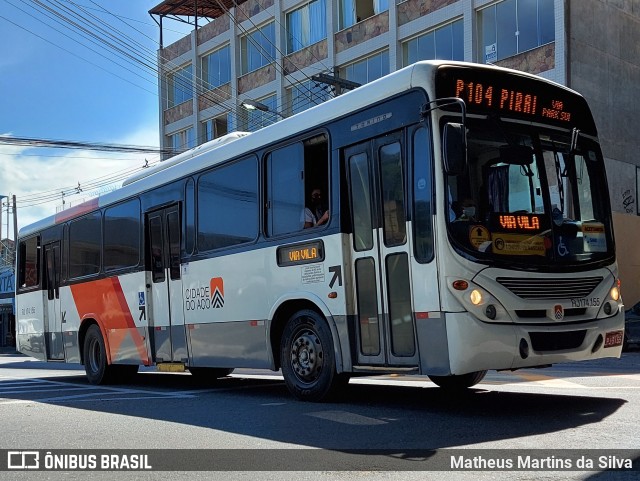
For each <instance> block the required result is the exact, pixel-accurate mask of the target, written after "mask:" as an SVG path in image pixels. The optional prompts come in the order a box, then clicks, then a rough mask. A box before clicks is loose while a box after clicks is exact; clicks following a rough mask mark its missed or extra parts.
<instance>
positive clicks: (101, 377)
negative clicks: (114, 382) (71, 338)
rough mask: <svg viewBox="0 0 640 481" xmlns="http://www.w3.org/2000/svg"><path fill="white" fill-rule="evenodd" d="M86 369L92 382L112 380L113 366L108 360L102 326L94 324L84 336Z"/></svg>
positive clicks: (101, 382) (100, 382) (102, 382)
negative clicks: (101, 330)
mask: <svg viewBox="0 0 640 481" xmlns="http://www.w3.org/2000/svg"><path fill="white" fill-rule="evenodd" d="M83 349H84V370H85V372H86V373H87V379H88V380H89V383H90V384H107V383H109V382H111V377H112V373H113V369H112V366H110V365H109V364H108V362H107V350H106V348H105V344H104V339H103V338H102V333H101V332H100V328H99V327H98V326H97V325H96V324H93V325H92V326H90V327H89V329H87V335H86V336H85V338H84V346H83Z"/></svg>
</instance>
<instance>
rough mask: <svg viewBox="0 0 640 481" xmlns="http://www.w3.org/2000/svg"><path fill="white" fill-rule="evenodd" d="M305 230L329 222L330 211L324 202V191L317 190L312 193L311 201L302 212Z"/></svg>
mask: <svg viewBox="0 0 640 481" xmlns="http://www.w3.org/2000/svg"><path fill="white" fill-rule="evenodd" d="M300 220H301V221H302V223H303V228H305V229H308V228H309V227H315V226H317V225H323V224H326V223H327V222H328V221H329V210H328V209H327V208H326V206H325V204H324V203H323V200H322V190H320V189H318V188H316V189H313V190H312V191H311V199H310V201H309V203H308V204H307V207H305V208H304V211H303V212H302V218H301V219H300Z"/></svg>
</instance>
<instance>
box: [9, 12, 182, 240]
mask: <svg viewBox="0 0 640 481" xmlns="http://www.w3.org/2000/svg"><path fill="white" fill-rule="evenodd" d="M40 3H41V4H45V5H47V6H49V7H51V8H54V9H55V11H57V12H62V13H64V14H65V15H67V17H68V18H73V12H76V13H80V14H81V15H82V16H83V17H84V18H85V19H87V18H88V19H91V20H93V21H95V22H96V23H97V24H99V25H102V27H103V28H104V30H105V31H106V32H108V33H109V34H113V35H114V37H117V38H119V39H124V40H126V42H127V43H128V44H129V45H133V46H134V47H135V49H131V48H125V50H126V51H127V52H128V53H130V54H131V55H133V56H134V57H136V58H137V59H144V60H145V61H146V62H147V64H148V65H152V66H155V65H156V51H157V48H158V39H159V27H158V25H157V24H156V23H155V22H154V21H153V19H152V18H151V17H150V16H149V14H148V11H149V10H150V9H151V8H152V7H154V6H155V5H157V4H159V3H160V1H159V0H151V1H149V0H133V1H132V0H40ZM105 10H106V11H105ZM77 20H78V19H76V21H77ZM43 22H44V23H43ZM99 22H104V23H99ZM77 23H79V24H80V25H84V26H85V27H86V28H91V26H90V25H89V24H88V23H87V22H83V21H77ZM65 25H68V23H66V22H64V21H63V20H61V19H60V17H57V16H55V14H54V13H53V12H51V11H47V10H45V7H42V6H39V5H38V4H37V3H34V2H33V1H32V0H1V1H0V135H12V136H15V137H32V138H46V139H61V140H77V141H87V142H104V143H118V144H131V145H146V146H156V147H157V146H158V145H159V139H158V135H159V133H158V115H159V113H158V109H159V100H158V87H157V74H156V73H155V72H154V70H152V69H151V68H149V67H144V66H142V65H140V63H138V62H135V61H133V60H131V59H127V58H126V57H125V56H124V54H122V53H116V52H114V50H113V49H112V48H109V47H107V48H106V49H105V48H101V47H100V45H104V44H102V43H100V42H97V43H92V42H91V41H90V40H89V39H87V38H86V37H82V36H80V34H79V32H78V30H77V28H73V27H72V29H69V28H67V27H65ZM51 27H54V28H55V29H57V30H58V31H56V30H54V29H52V28H51ZM164 27H165V31H164V33H165V39H164V43H165V45H168V44H169V43H171V42H172V41H175V40H177V39H178V38H180V37H182V36H183V35H185V34H186V33H187V32H188V31H189V30H190V29H191V28H192V27H190V26H188V25H184V24H181V23H178V22H175V21H167V20H165V22H164ZM107 35H108V34H107ZM107 38H108V37H107ZM113 44H114V45H118V43H117V40H113ZM91 49H93V51H92V50H91ZM136 49H137V50H136ZM145 159H146V160H149V161H150V162H154V161H157V160H158V156H154V155H139V154H138V155H132V154H115V155H114V154H108V153H104V152H91V151H80V150H68V149H64V150H63V149H55V150H54V149H42V148H38V149H34V148H27V147H16V146H7V145H4V144H0V194H3V195H10V194H15V195H16V197H17V202H18V228H20V227H22V226H24V225H27V224H29V223H31V222H33V221H35V220H37V219H39V218H41V217H44V216H48V215H51V214H54V213H55V212H56V208H60V205H61V204H62V198H63V196H62V194H60V195H57V194H56V191H58V190H59V191H60V192H61V191H62V190H63V189H64V188H68V187H70V186H76V185H77V184H78V183H80V186H81V187H82V185H83V184H84V185H86V186H90V185H91V183H92V181H94V180H96V179H99V178H105V176H107V175H109V174H114V176H116V177H117V176H118V175H122V174H124V173H126V172H127V171H128V170H130V169H135V168H139V167H142V165H143V164H144V161H145ZM97 183H100V184H101V183H103V182H97ZM94 185H96V183H94ZM95 195H97V190H96V189H83V192H81V193H79V194H77V195H66V196H65V205H67V206H68V205H70V204H73V203H78V202H81V201H82V200H83V199H84V200H87V199H88V198H91V197H94V196H95ZM48 199H50V201H48ZM3 203H6V199H4V200H3ZM36 204H37V205H36ZM2 221H3V223H4V227H3V229H2V237H6V235H7V231H6V206H5V207H4V209H3V216H2ZM10 233H11V234H10V236H11V237H13V230H12V228H11V223H10Z"/></svg>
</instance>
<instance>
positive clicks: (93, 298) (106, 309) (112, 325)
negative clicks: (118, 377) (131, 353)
mask: <svg viewBox="0 0 640 481" xmlns="http://www.w3.org/2000/svg"><path fill="white" fill-rule="evenodd" d="M71 293H72V295H73V300H74V301H75V304H76V309H77V310H78V315H79V316H80V319H84V318H85V317H86V316H89V315H93V316H96V317H98V319H97V320H98V322H100V324H101V325H102V328H103V329H104V331H105V333H107V332H108V333H109V334H108V339H105V341H106V342H107V346H108V347H107V349H108V351H109V354H110V358H113V357H116V356H115V355H116V354H117V353H118V351H119V350H120V347H121V345H122V342H123V341H124V340H125V338H126V337H127V334H130V335H131V338H132V340H133V342H134V344H135V346H136V349H137V350H138V354H139V356H140V359H141V360H142V362H143V363H144V364H148V363H149V357H148V355H147V349H146V347H145V345H144V339H143V338H142V336H141V335H140V333H139V332H138V328H137V327H136V325H135V322H134V320H133V317H132V315H131V312H130V311H129V306H128V305H127V301H126V299H125V297H124V292H123V291H122V286H121V285H120V280H119V279H118V278H117V277H111V278H107V279H100V280H97V281H91V282H85V283H82V284H74V285H72V286H71Z"/></svg>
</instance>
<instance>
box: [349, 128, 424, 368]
mask: <svg viewBox="0 0 640 481" xmlns="http://www.w3.org/2000/svg"><path fill="white" fill-rule="evenodd" d="M344 159H345V161H346V163H347V164H346V166H347V171H348V176H349V190H350V205H351V217H352V227H353V245H352V274H353V278H354V280H355V282H354V294H355V300H356V302H355V306H356V311H357V312H356V321H355V322H356V329H355V331H356V334H357V349H358V353H357V364H358V365H361V366H385V367H393V366H398V367H400V368H403V367H404V368H406V369H410V368H414V367H415V366H417V365H418V352H417V346H416V336H415V321H414V316H413V309H412V303H411V272H410V267H409V266H410V256H409V254H410V251H409V241H408V238H407V219H406V212H407V209H406V206H405V202H406V198H407V196H406V195H405V185H406V182H405V175H406V162H405V151H404V146H403V140H402V133H396V134H390V135H386V136H384V137H381V138H377V139H374V140H371V141H368V142H365V143H363V144H359V145H356V146H353V147H350V148H348V149H346V150H345V152H344Z"/></svg>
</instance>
